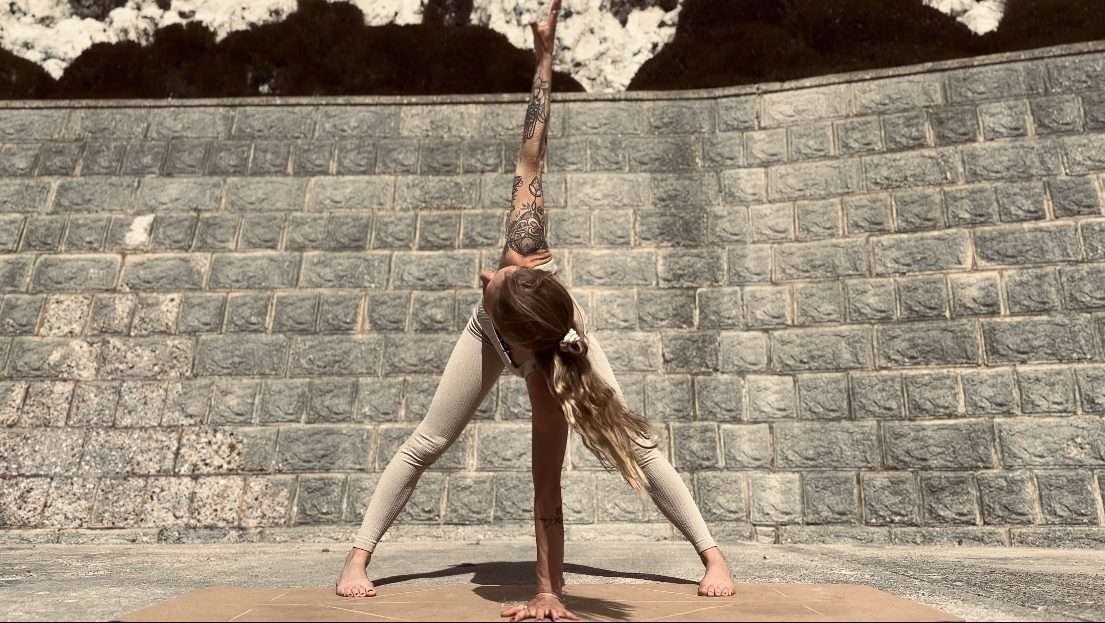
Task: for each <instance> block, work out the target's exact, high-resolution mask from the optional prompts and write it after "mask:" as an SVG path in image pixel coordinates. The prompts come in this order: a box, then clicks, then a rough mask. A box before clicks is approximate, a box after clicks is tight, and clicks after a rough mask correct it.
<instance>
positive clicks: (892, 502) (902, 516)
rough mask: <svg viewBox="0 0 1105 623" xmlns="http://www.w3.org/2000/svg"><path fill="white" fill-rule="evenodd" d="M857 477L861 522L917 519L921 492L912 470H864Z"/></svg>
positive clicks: (882, 523)
mask: <svg viewBox="0 0 1105 623" xmlns="http://www.w3.org/2000/svg"><path fill="white" fill-rule="evenodd" d="M860 481H861V488H862V490H863V518H864V523H866V524H868V525H874V526H886V525H903V524H904V525H909V524H913V523H916V522H917V518H918V514H919V513H918V510H919V506H920V503H921V494H920V491H919V489H918V487H917V481H916V479H915V476H914V475H913V474H911V473H908V472H863V473H862V474H861V476H860Z"/></svg>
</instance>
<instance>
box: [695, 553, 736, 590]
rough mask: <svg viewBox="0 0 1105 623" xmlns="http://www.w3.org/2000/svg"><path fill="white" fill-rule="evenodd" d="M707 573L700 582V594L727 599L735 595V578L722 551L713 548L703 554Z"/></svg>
mask: <svg viewBox="0 0 1105 623" xmlns="http://www.w3.org/2000/svg"><path fill="white" fill-rule="evenodd" d="M700 555H701V557H702V563H703V564H705V565H706V573H704V574H703V575H702V579H701V580H699V581H698V594H699V595H704V596H706V597H727V596H729V595H732V594H733V590H734V586H733V576H732V574H731V573H730V572H729V563H727V562H725V557H724V556H722V555H721V550H720V549H719V548H718V547H717V546H714V547H711V548H710V549H707V550H704V551H703V552H702V553H701V554H700Z"/></svg>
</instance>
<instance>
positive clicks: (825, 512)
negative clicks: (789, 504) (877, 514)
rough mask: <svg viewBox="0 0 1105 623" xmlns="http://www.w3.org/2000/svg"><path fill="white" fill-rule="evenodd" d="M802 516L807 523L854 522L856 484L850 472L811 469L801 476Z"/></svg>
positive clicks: (858, 515)
mask: <svg viewBox="0 0 1105 623" xmlns="http://www.w3.org/2000/svg"><path fill="white" fill-rule="evenodd" d="M802 497H803V499H804V500H805V504H803V506H802V511H803V519H804V520H805V522H807V523H813V524H821V523H857V522H858V520H859V518H860V506H859V483H858V481H857V479H856V474H855V473H853V472H810V473H806V474H803V475H802Z"/></svg>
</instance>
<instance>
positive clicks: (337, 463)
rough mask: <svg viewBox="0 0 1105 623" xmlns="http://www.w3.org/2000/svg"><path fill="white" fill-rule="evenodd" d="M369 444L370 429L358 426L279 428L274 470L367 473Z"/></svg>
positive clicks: (371, 434) (372, 433)
mask: <svg viewBox="0 0 1105 623" xmlns="http://www.w3.org/2000/svg"><path fill="white" fill-rule="evenodd" d="M373 441H374V431H373V429H371V428H366V427H364V426H359V425H358V426H330V425H326V426H323V425H315V426H286V427H281V428H280V435H279V440H278V442H277V449H276V470H277V471H280V472H298V471H306V472H325V471H333V470H350V471H356V470H365V469H371V467H372V465H371V457H372V453H371V452H370V450H371V449H372V444H373Z"/></svg>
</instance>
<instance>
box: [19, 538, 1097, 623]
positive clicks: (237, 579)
mask: <svg viewBox="0 0 1105 623" xmlns="http://www.w3.org/2000/svg"><path fill="white" fill-rule="evenodd" d="M723 550H724V551H725V552H726V555H727V557H728V558H729V560H730V565H731V566H732V568H733V571H734V576H735V577H736V578H737V580H738V581H739V582H803V583H851V584H866V585H869V586H873V587H875V588H879V589H882V590H886V591H890V592H892V593H894V594H896V595H899V596H902V597H905V598H908V599H914V600H918V601H920V602H922V603H925V604H928V605H931V606H934V607H937V608H940V609H942V610H944V611H945V612H948V613H950V614H953V615H956V616H959V617H962V618H965V619H968V620H994V619H1000V620H1022V621H1042V620H1056V619H1067V620H1071V619H1075V620H1078V619H1081V620H1103V619H1105V551H1100V550H1098V551H1082V550H1045V549H1015V548H1009V549H1004V548H950V547H939V548H937V547H929V548H921V547H902V546H877V547H860V546H845V545H840V546H829V545H824V546H821V545H819V546H813V545H748V544H729V545H724V546H723ZM343 556H344V550H343V549H341V548H335V547H334V546H333V545H331V544H326V545H309V544H294V545H273V544H249V545H35V546H31V545H26V546H23V545H19V546H16V545H12V546H3V547H0V618H3V619H4V620H107V619H111V618H113V617H117V616H119V615H121V614H123V613H124V612H128V611H131V610H135V609H137V608H141V607H144V606H147V605H149V604H151V603H154V602H157V601H160V600H163V599H167V598H169V597H172V596H175V595H178V594H181V593H184V592H187V591H191V590H195V589H198V588H202V587H206V586H211V585H213V584H232V585H237V586H257V587H283V586H302V587H310V586H327V585H332V584H333V581H334V578H335V575H336V573H337V571H338V568H339V566H340V564H341V561H342V559H343ZM532 556H533V544H532V542H504V543H487V542H484V543H480V544H444V545H443V544H439V543H432V544H431V543H426V544H413V543H392V544H387V546H386V547H384V546H381V548H380V549H379V551H378V552H377V553H376V555H375V557H374V559H373V562H372V567H371V568H370V571H371V574H372V577H373V578H374V579H375V580H376V582H377V585H378V586H380V592H381V593H383V592H384V591H386V590H387V588H388V587H389V585H396V584H400V583H401V584H402V585H403V586H409V585H416V584H431V583H435V582H436V583H456V582H469V583H472V584H474V585H481V584H518V583H527V582H532V578H533V562H532ZM566 560H567V561H569V562H567V563H566V564H565V577H566V581H567V582H568V583H569V584H570V583H594V582H641V581H648V582H694V581H697V579H698V578H699V577H700V571H701V565H700V563H699V561H698V557H697V556H696V555H695V554H694V552H693V551H692V550H691V549H690V548H689V547H688V546H687V545H686V544H684V543H648V544H644V543H594V542H569V543H568V545H567V554H566Z"/></svg>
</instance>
